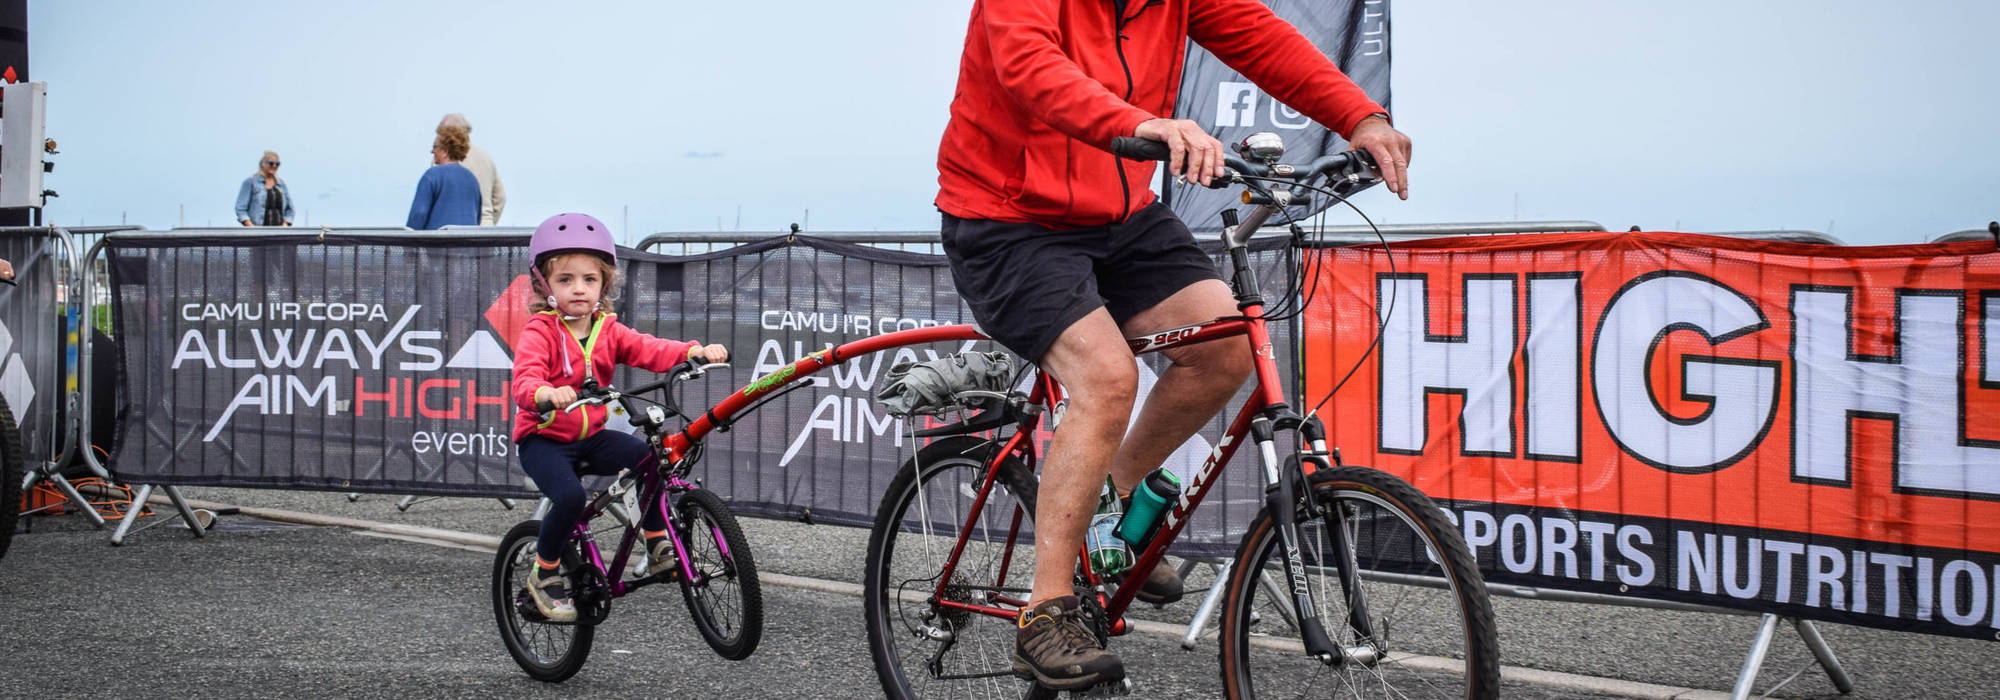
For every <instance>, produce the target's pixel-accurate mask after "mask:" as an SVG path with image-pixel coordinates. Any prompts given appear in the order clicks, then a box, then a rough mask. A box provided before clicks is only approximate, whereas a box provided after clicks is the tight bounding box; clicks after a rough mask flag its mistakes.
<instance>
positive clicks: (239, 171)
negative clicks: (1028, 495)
mask: <svg viewBox="0 0 2000 700" xmlns="http://www.w3.org/2000/svg"><path fill="white" fill-rule="evenodd" d="M574 5H575V6H572V4H566V3H565V4H558V3H547V2H512V1H507V0H495V1H492V2H407V1H404V2H377V1H373V0H353V1H346V2H339V3H272V2H238V1H235V0H204V1H202V2H187V3H159V2H137V1H116V2H114V1H110V0H103V1H100V0H63V1H61V2H57V1H53V0H30V3H29V26H28V30H29V50H30V74H31V78H32V79H34V80H37V81H43V82H47V83H48V84H49V89H48V129H47V131H48V136H49V137H50V138H54V139H56V140H57V141H58V143H59V144H60V147H61V150H62V153H61V154H60V155H57V156H53V157H52V160H53V161H54V162H55V163H56V169H55V171H54V172H53V173H51V174H50V175H49V176H48V177H47V178H46V180H45V185H46V186H47V187H48V188H50V189H54V190H56V191H57V192H59V193H61V196H60V197H59V198H57V199H53V200H50V204H49V206H48V208H47V209H46V211H45V221H47V222H51V223H55V224H59V225H65V226H71V225H105V224H120V223H129V224H137V225H143V226H146V227H148V228H152V229H166V228H172V227H175V226H179V225H186V226H211V225H214V226H224V225H229V224H231V223H232V220H233V215H232V213H231V206H232V205H233V203H234V198H235V195H236V192H237V188H238V187H239V186H240V185H241V183H242V181H243V179H244V178H245V177H247V176H249V175H250V174H251V173H252V171H253V169H254V166H255V163H256V161H257V160H258V159H259V157H260V156H261V154H262V153H263V151H264V150H266V149H270V150H274V151H277V152H278V153H279V154H280V157H281V159H282V160H283V162H284V165H283V167H282V168H281V169H280V176H282V177H283V178H284V179H285V181H286V183H287V184H288V186H289V187H290V188H291V190H292V192H293V196H294V197H296V198H297V200H298V202H299V204H298V206H299V209H300V210H301V212H300V214H301V216H302V218H303V221H302V223H307V224H310V225H313V226H320V225H332V226H336V227H339V226H385V225H387V226H395V225H400V224H401V223H402V222H403V220H404V219H405V216H406V214H407V212H408V210H409V206H410V199H411V196H412V194H413V193H414V191H415V186H416V182H417V179H418V177H419V176H421V175H422V173H423V170H424V169H425V168H426V167H427V166H428V165H429V150H430V143H431V138H432V134H433V128H434V127H435V126H436V124H437V121H438V119H439V117H441V116H442V115H444V114H445V113H447V112H461V113H464V114H465V115H466V116H467V117H468V118H469V119H470V121H471V122H472V125H473V133H472V136H473V142H474V143H477V144H479V145H480V146H481V147H483V148H485V149H486V150H487V151H488V152H489V153H491V154H492V156H493V159H494V161H495V162H496V164H497V165H498V168H499V171H500V176H501V179H502V180H503V181H504V182H505V183H506V189H507V194H508V201H507V208H506V212H505V214H504V216H503V218H502V220H501V224H502V225H515V226H532V225H534V224H535V223H537V222H539V221H540V220H541V219H542V218H544V217H547V216H549V215H552V214H555V213H560V212H564V211H582V212H586V213H590V214H593V215H595V216H597V217H598V218H600V219H603V220H604V221H605V222H606V223H608V224H611V225H612V226H614V227H615V228H614V230H615V231H618V232H620V233H619V237H620V239H621V240H622V241H624V242H627V243H632V242H636V241H637V240H639V239H640V238H642V237H643V236H644V235H645V234H648V233H653V232H661V231H718V230H725V231H735V230H741V231H776V230H782V229H783V228H785V227H786V226H787V225H789V224H791V223H801V224H804V225H805V227H806V228H807V229H808V230H812V231H868V230H881V231H935V230H936V228H937V224H938V217H937V213H936V211H935V209H934V208H933V207H932V206H931V204H930V202H931V200H932V199H933V197H934V196H935V194H936V177H937V173H936V167H935V163H936V155H937V143H938V136H939V134H940V133H942V131H943V129H944V123H945V120H946V117H947V108H948V106H949V103H950V100H951V95H952V90H953V85H954V83H955V80H956V76H957V64H958V55H959V52H960V49H961V48H962V45H963V40H964V33H965V26H966V19H967V16H968V9H969V7H970V6H971V2H970V0H869V1H868V2H861V3H831V2H824V1H823V0H813V1H805V0H767V1H766V2H759V3H687V2H671V3H668V2H650V1H649V2H637V1H634V2H595V3H576V4H574ZM1995 27H2000V3H1996V2H1989V1H1986V0H1921V1H1914V2H1902V3H1883V2H1879V1H1875V0H1865V1H1864V0H1727V1H1725V0H1677V1H1675V2H1665V1H1655V2H1639V1H1627V0H1538V1H1537V2H1533V3H1503V2H1492V1H1491V0H1394V1H1393V2H1392V8H1391V32H1392V38H1391V50H1392V52H1393V55H1394V59H1393V60H1394V64H1393V68H1392V71H1391V89H1392V98H1391V103H1390V108H1391V110H1392V111H1393V112H1394V113H1395V115H1396V122H1397V125H1398V127H1399V128H1401V129H1402V130H1403V131H1405V132H1406V133H1408V134H1409V135H1410V137H1411V139H1412V140H1413V142H1414V157H1413V158H1412V161H1413V162H1412V164H1411V168H1412V171H1411V183H1412V186H1411V197H1410V199H1409V201H1397V200H1395V199H1394V197H1393V196H1391V195H1388V194H1387V193H1385V192H1382V191H1380V190H1379V188H1378V189H1377V190H1375V191H1370V192H1367V193H1364V194H1363V195H1361V196H1359V197H1357V198H1356V203H1357V204H1358V205H1360V206H1361V208H1362V209H1363V210H1364V211H1366V212H1368V213H1369V215H1370V216H1371V217H1372V218H1374V220H1375V221H1376V222H1378V223H1385V222H1386V223H1403V224H1413V223H1443V222H1466V221H1513V220H1524V221H1525V220H1577V219H1581V220H1589V221H1596V222H1598V223H1601V224H1603V225H1604V226H1605V227H1606V228H1608V229H1612V230H1623V229H1625V228H1629V227H1631V226H1639V227H1642V228H1644V229H1647V230H1679V231H1700V232H1722V231H1746V230H1771V229H1803V230H1813V231H1820V232H1826V233H1830V234H1831V235H1833V236H1835V237H1837V238H1839V239H1841V240H1843V241H1845V242H1847V243H1849V244H1854V245H1873V244H1891V243H1912V242H1920V241H1924V240H1928V239H1930V238H1933V237H1935V236H1938V235H1941V234H1944V233H1947V232H1950V231H1956V230H1963V229H1974V228H1982V229H1983V228H1984V227H1985V225H1986V222H1988V221H1990V220H1994V219H2000V128H1995V127H1994V125H1995V124H1996V122H2000V120H1996V117H2000V46H1996V45H1995V43H1994V36H1995V35H1994V32H1993V29H1994V28H1995ZM1358 221H1359V220H1358V219H1355V218H1353V215H1352V214H1341V215H1335V216H1334V217H1333V220H1332V222H1331V223H1336V224H1346V223H1357V222H1358Z"/></svg>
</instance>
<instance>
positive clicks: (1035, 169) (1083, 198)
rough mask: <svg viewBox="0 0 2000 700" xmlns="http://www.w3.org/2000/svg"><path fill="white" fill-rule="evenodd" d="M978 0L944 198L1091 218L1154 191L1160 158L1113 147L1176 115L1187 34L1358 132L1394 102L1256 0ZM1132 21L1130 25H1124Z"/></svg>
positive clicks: (1072, 220)
mask: <svg viewBox="0 0 2000 700" xmlns="http://www.w3.org/2000/svg"><path fill="white" fill-rule="evenodd" d="M1119 4H1121V3H1118V2H1114V0H975V1H974V2H973V5H972V23H971V26H970V27H969V28H968V29H967V30H966V33H965V54H964V56H963V57H961V58H960V59H959V67H958V94H957V95H956V96H955V97H954V98H953V99H952V102H951V121H950V123H948V124H946V125H945V129H944V142H943V144H942V145H940V146H939V148H938V189H939V191H938V197H937V207H938V208H939V209H942V210H944V212H945V213H947V214H951V215H952V216H956V217H959V218H962V219H991V220H995V221H1014V222H1031V223H1036V224H1040V225H1043V226H1048V227H1050V228H1058V229H1061V228H1080V227H1084V226H1097V225H1102V224H1106V223H1112V222H1117V221H1123V220H1124V219H1125V217H1127V216H1130V215H1131V213H1132V212H1135V211H1138V210H1139V209H1140V208H1142V207H1145V206H1146V205H1148V204H1151V203H1152V201H1153V198H1154V197H1153V192H1152V190H1151V189H1150V188H1149V184H1150V183H1151V182H1152V177H1153V167H1154V164H1153V163H1149V162H1137V161H1130V160H1125V159H1122V158H1119V157H1117V156H1114V155H1111V152H1110V151H1108V150H1104V149H1107V148H1109V147H1110V145H1111V139H1112V137H1115V136H1131V135H1132V132H1133V130H1134V129H1136V128H1138V126H1139V123H1140V122H1143V121H1146V120H1149V119H1154V118H1157V117H1165V116H1171V115H1172V114H1173V109H1174V100H1175V98H1177V97H1178V96H1179V93H1180V85H1181V68H1182V65H1183V64H1184V63H1185V60H1186V45H1187V40H1188V39H1193V40H1194V41H1195V43H1198V44H1201V46H1202V47H1203V48H1206V49H1208V50H1209V51H1210V52H1211V53H1214V54H1215V55H1216V56H1217V57H1219V58H1221V59H1222V61H1223V62H1224V63H1226V64H1228V65H1229V67H1231V68H1234V69H1236V70H1237V71H1238V72H1240V73H1242V74H1243V75H1244V76H1246V77H1248V78H1249V79H1250V80H1251V82H1254V83H1256V84H1257V85H1258V86H1259V87H1261V88H1263V89H1264V90H1265V91H1267V92H1269V93H1270V94H1271V95H1273V96H1275V97H1277V98H1278V99H1279V100H1280V101H1283V102H1284V103H1285V104H1286V105H1289V106H1291V107H1292V108H1294V109H1297V110H1299V111H1300V112H1301V113H1303V114H1305V115H1306V116H1308V117H1311V118H1312V119H1313V120H1314V121H1317V122H1319V123H1321V124H1324V125H1326V126H1327V127H1329V128H1331V129H1333V130H1334V131H1337V132H1339V133H1340V134H1342V135H1343V136H1344V135H1347V134H1351V133H1353V130H1354V126H1355V125H1356V124H1358V123H1360V122H1361V120H1362V119H1364V118H1367V117H1368V115H1370V114H1375V113H1377V112H1383V111H1384V110H1383V109H1382V107H1381V106H1380V105H1377V104H1375V102H1374V101H1373V100H1370V99H1368V95H1367V93H1365V92H1363V91H1362V90H1361V88H1360V87H1358V86H1356V85H1355V84H1354V82H1353V81H1351V80H1348V79H1347V76H1345V75H1342V74H1341V72H1340V70H1339V69H1338V68H1335V67H1334V65H1333V62H1332V61H1329V60H1327V58H1326V56H1325V55H1323V54H1321V53H1320V52H1319V49H1318V48H1315V47H1314V46H1313V44H1312V42H1311V41H1308V40H1307V39H1306V38H1305V37H1304V36H1302V35H1300V34H1299V32H1298V30H1297V29H1295V28H1293V27H1292V25H1291V24H1289V23H1287V22H1285V21H1284V20H1282V19H1279V18H1278V17H1277V15H1274V14H1272V13H1271V11H1270V9H1268V8H1266V7H1264V5H1263V4H1262V3H1259V2H1258V1H1257V0H1127V1H1126V2H1124V3H1122V4H1123V5H1124V11H1125V14H1124V17H1123V18H1122V20H1121V18H1120V17H1119V16H1118V5H1119ZM1121 22H1122V29H1121Z"/></svg>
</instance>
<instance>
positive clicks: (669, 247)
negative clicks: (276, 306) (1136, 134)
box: [0, 221, 1995, 697]
mask: <svg viewBox="0 0 2000 700" xmlns="http://www.w3.org/2000/svg"><path fill="white" fill-rule="evenodd" d="M132 228H136V227H119V228H104V229H75V230H70V231H64V230H62V229H58V228H53V227H49V228H34V229H0V235H7V234H24V233H28V234H33V233H39V234H43V235H52V236H56V237H57V238H59V239H60V240H62V241H63V245H65V246H66V247H67V249H68V255H69V257H70V260H71V266H70V269H71V271H72V272H71V274H70V275H69V279H68V280H67V281H66V282H65V283H66V284H68V285H70V286H69V288H70V289H71V290H73V291H75V292H77V293H73V294H71V295H70V297H69V298H70V302H69V303H70V304H75V305H79V306H80V307H81V309H82V314H81V316H82V317H83V318H85V319H91V318H93V317H94V314H93V311H94V309H95V307H96V306H97V305H98V304H99V303H100V302H99V300H98V294H99V293H100V292H102V291H103V290H101V289H99V287H98V282H97V280H96V276H95V275H94V274H90V273H89V270H88V269H86V268H85V267H83V265H84V264H90V265H92V266H95V265H96V264H98V263H99V262H101V259H100V255H101V254H102V252H103V249H104V247H105V243H106V242H107V241H110V240H124V239H174V238H180V237H185V236H196V235H199V236H216V235H229V236H240V237H246V238H249V237H284V238H292V237H298V236H311V235H314V230H313V229H310V228H306V229H291V230H283V229H280V230H272V229H248V230H246V229H234V228H231V229H214V228H203V229H174V230H173V231H171V232H131V231H130V229H132ZM321 230H322V231H324V230H331V229H324V228H323V229H321ZM357 230H363V229H351V228H349V229H340V231H341V232H342V233H351V232H354V231H357ZM368 230H379V231H383V232H385V233H388V232H393V234H394V235H395V236H396V237H398V238H412V239H424V238H457V237H474V236H476V237H491V236H493V235H495V234H500V235H520V236H526V235H528V233H529V232H531V231H532V229H531V228H529V227H448V228H447V229H446V230H444V231H438V232H418V231H409V230H407V229H401V228H383V229H368ZM1603 230H1604V228H1603V226H1601V225H1600V224H1598V223H1596V222H1590V221H1541V222H1495V223H1461V224H1441V225H1410V224H1397V225H1385V226H1380V227H1368V226H1335V227H1326V228H1324V229H1322V230H1320V231H1318V232H1316V235H1315V245H1322V246H1339V245H1357V244H1374V243H1377V242H1379V241H1381V240H1384V239H1386V240H1387V241H1389V242H1390V243H1392V244H1393V243H1394V242H1397V241H1410V240H1416V239H1422V238H1433V237H1441V236H1466V235H1500V234H1515V233H1555V232H1590V231H1603ZM791 233H799V232H796V231H794V232H791ZM73 235H90V236H95V237H96V240H95V241H94V242H93V244H92V245H91V246H90V247H89V252H88V253H87V254H85V255H83V256H82V257H81V259H80V260H79V258H78V257H77V252H76V246H75V244H74V242H73V241H72V240H71V236H73ZM784 235H787V232H768V231H767V232H721V233H718V232H666V233H657V234H653V235H650V236H646V237H645V238H644V239H642V240H641V241H640V242H639V244H638V245H637V246H636V247H637V248H638V249H639V250H641V251H646V252H656V253H663V254H670V255H691V254H700V253H709V252H715V251H717V250H722V249H725V248H728V247H732V246H735V245H738V244H742V243H749V242H753V241H761V240H766V239H769V238H772V237H777V236H784ZM811 235H812V236H814V237H816V238H821V239H826V240H832V241H838V242H842V243H852V244H857V245H869V246H877V247H885V248H890V249H894V250H904V251H910V252H923V253H933V254H935V253H938V252H940V251H939V250H938V245H939V243H938V234H937V233H936V232H934V231H926V232H912V231H890V232H812V233H811ZM1263 235H1288V234H1285V233H1284V232H1283V231H1276V230H1274V231H1270V232H1267V234H1263ZM1715 235H1724V236H1731V237H1736V238H1745V239H1752V240H1772V241H1786V242H1799V243H1813V244H1820V245H1842V243H1841V241H1840V240H1839V239H1837V238H1835V237H1833V236H1831V235H1828V234H1825V233H1822V232H1817V231H1806V230H1768V231H1730V232H1718V233H1716V234H1715ZM1994 237H1995V233H1994V232H1993V231H1992V230H1990V229H1989V230H1979V229H1969V230H1965V231H1957V232H1953V233H1948V234H1944V235H1941V236H1938V237H1936V238H1933V239H1932V242H1948V241H1963V240H1990V239H1993V238H1994ZM88 327H89V326H88V324H86V328H88ZM81 348H82V349H81V353H80V354H81V357H82V360H81V361H80V362H78V363H75V366H72V367H71V371H76V372H78V373H79V374H80V375H81V389H80V391H78V392H75V393H74V394H72V395H70V397H69V400H70V401H72V402H75V403H73V404H72V405H78V406H80V408H79V410H74V411H71V412H70V416H71V419H70V420H68V421H65V425H64V426H62V427H63V429H64V430H65V431H66V433H67V434H65V435H63V436H62V441H61V442H60V445H61V450H59V453H58V455H56V456H55V458H52V459H50V460H47V461H48V462H49V464H50V465H55V464H57V463H59V462H61V461H63V460H66V459H70V458H71V457H72V456H73V454H74V453H76V452H78V451H79V450H78V444H77V443H79V442H87V441H86V440H83V439H82V438H80V436H87V435H89V434H90V430H91V427H92V426H91V421H90V414H91V412H90V408H91V396H92V388H93V385H94V383H95V378H93V377H92V376H91V375H92V373H91V372H89V371H88V370H87V368H88V367H89V360H90V344H89V343H88V342H84V343H81ZM78 367H81V368H84V369H81V370H79V369H78ZM79 397H80V402H78V401H77V399H78V398H79ZM80 451H81V453H82V454H83V459H82V462H83V463H84V464H86V465H87V466H88V468H89V469H91V470H92V471H93V472H95V473H98V474H105V475H108V470H106V469H105V468H104V466H103V465H102V464H101V463H99V461H98V460H97V459H96V456H95V455H94V454H92V453H91V451H90V450H89V449H88V448H84V449H81V450H80ZM34 477H35V478H39V479H46V480H50V481H54V482H56V483H57V484H58V485H59V487H63V486H67V482H62V481H60V480H61V476H60V474H56V473H55V472H54V470H53V469H44V470H41V471H38V472H37V473H36V474H35V475H34ZM162 488H163V489H165V492H166V493H167V495H168V496H169V498H171V499H172V500H173V501H174V503H175V505H176V507H177V508H179V510H180V511H181V514H182V517H183V518H184V519H186V520H187V521H188V522H189V524H190V527H191V528H192V529H193V531H194V533H195V535H196V536H201V534H202V529H201V527H200V526H199V525H198V521H197V518H196V515H195V514H194V513H193V511H192V509H190V508H189V507H188V506H187V503H186V501H185V500H184V499H182V498H181V496H180V494H179V491H178V490H177V489H176V488H175V487H173V486H165V487H162ZM152 489H153V486H151V485H144V486H143V487H142V489H141V491H140V495H139V496H138V497H137V498H138V501H139V502H141V503H143V502H144V499H145V498H146V497H147V496H148V495H150V493H151V490H152ZM66 496H68V497H69V498H71V499H72V500H74V501H78V502H82V497H81V496H80V495H78V494H76V492H75V491H74V489H67V490H66ZM406 505H407V503H406V504H405V506H399V507H406ZM83 510H84V512H85V513H86V514H87V515H88V516H89V517H91V519H92V520H93V522H95V523H96V524H98V526H99V527H102V525H103V521H102V519H101V518H100V517H98V516H97V515H96V514H95V513H94V512H93V511H92V510H91V509H89V508H87V507H86V508H84V509H83ZM130 525H131V523H130V521H129V519H128V521H127V522H126V523H124V524H121V525H120V527H119V531H118V533H116V534H114V536H113V538H112V541H113V542H114V543H118V542H120V541H122V540H123V538H124V536H125V535H126V534H128V533H127V529H128V528H129V527H130ZM1215 563H1216V564H1219V565H1221V566H1225V567H1226V566H1228V565H1229V563H1228V562H1226V561H1222V562H1215ZM1187 568H1190V566H1189V565H1184V566H1183V573H1186V569H1187ZM1219 575H1220V574H1219ZM1491 590H1492V592H1493V593H1495V594H1498V595H1505V596H1512V597H1518V598H1530V599H1538V600H1550V601H1557V602H1570V603H1589V604H1600V605H1622V606H1631V607H1643V608H1656V609H1665V610H1679V611H1692V612H1705V613H1721V614H1730V615H1752V614H1758V613H1754V612H1747V611H1741V610H1733V609H1726V608H1719V607H1711V606H1705V605H1697V604H1689V603H1678V602H1672V601H1656V600H1643V599H1634V598H1624V597H1618V596H1611V595H1604V594H1595V593H1579V592H1571V591H1563V590H1551V589H1542V588H1536V587H1532V586H1521V585H1498V586H1493V587H1492V588H1491ZM1220 593H1221V588H1219V587H1218V588H1215V589H1213V590H1211V591H1210V593H1209V595H1208V599H1207V600H1204V601H1203V602H1202V603H1201V605H1200V608H1199V611H1198V612H1197V613H1196V615H1195V617H1194V620H1193V621H1192V622H1191V623H1190V625H1189V631H1188V635H1187V637H1186V639H1185V640H1184V645H1192V643H1193V640H1194V639H1195V638H1197V637H1198V636H1199V635H1200V633H1201V631H1202V630H1203V629H1204V628H1205V627H1206V625H1207V624H1208V621H1209V619H1210V617H1211V615H1212V612H1213V610H1214V608H1215V607H1216V604H1217V603H1218V602H1219V596H1220ZM1786 620H1789V621H1791V623H1792V624H1793V625H1794V627H1795V628H1796V630H1797V632H1798V634H1799V635H1800V637H1801V638H1802V639H1803V640H1804V642H1805V644H1806V645H1807V647H1808V648H1809V650H1810V651H1811V652H1812V654H1813V656H1814V658H1815V659H1816V660H1817V661H1818V663H1819V665H1820V666H1821V667H1822V669H1823V670H1824V671H1825V672H1826V673H1827V675H1828V676H1829V677H1830V678H1831V680H1832V682H1833V684H1834V686H1835V687H1836V688H1837V689H1838V690H1840V691H1841V692H1843V693H1845V692H1850V691H1851V690H1852V689H1853V687H1854V686H1853V682H1852V680H1851V679H1850V678H1849V676H1848V675H1847V673H1846V671H1845V669H1844V668H1843V667H1842V666H1841V664H1840V662H1839V660H1838V659H1837V658H1836V657H1835V656H1834V654H1833V651H1832V650H1831V648H1829V647H1828V645H1827V644H1826V641H1825V640H1824V638H1822V637H1821V636H1820V634H1819V632H1818V631H1817V630H1816V629H1815V628H1814V627H1813V623H1812V622H1811V621H1809V620H1804V619H1796V618H1790V617H1784V616H1779V615H1776V614H1772V613H1762V621H1761V623H1760V625H1759V629H1758V632H1757V635H1756V637H1755V639H1754V641H1753V642H1752V645H1751V648H1750V649H1749V651H1748V653H1747V654H1746V657H1745V659H1744V663H1743V666H1742V669H1741V671H1740V673H1739V676H1738V678H1737V682H1736V685H1735V688H1734V693H1733V695H1734V697H1746V696H1747V695H1748V693H1749V692H1750V691H1751V689H1752V687H1753V686H1754V682H1755V679H1756V676H1757V674H1758V671H1759V670H1760V668H1761V665H1762V663H1763V661H1764V657H1765V654H1766V652H1767V651H1768V649H1769V646H1770V643H1771V641H1772V638H1773V636H1774V635H1775V633H1776V628H1777V626H1778V624H1779V623H1780V622H1783V621H1786Z"/></svg>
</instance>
